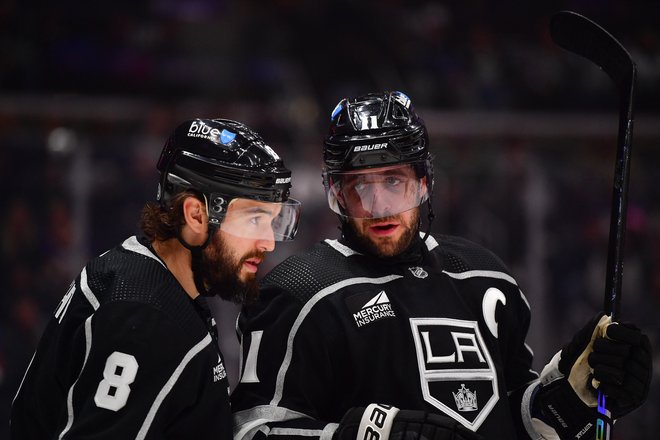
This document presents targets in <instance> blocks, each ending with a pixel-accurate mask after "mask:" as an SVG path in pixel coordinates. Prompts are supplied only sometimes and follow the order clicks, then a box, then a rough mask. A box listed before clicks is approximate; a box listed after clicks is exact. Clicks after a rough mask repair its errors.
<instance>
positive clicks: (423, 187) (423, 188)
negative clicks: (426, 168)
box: [419, 176, 429, 197]
mask: <svg viewBox="0 0 660 440" xmlns="http://www.w3.org/2000/svg"><path fill="white" fill-rule="evenodd" d="M419 189H420V191H421V194H420V195H421V196H422V197H424V196H425V195H426V193H427V192H428V191H429V189H428V186H426V176H424V177H422V178H421V179H419Z"/></svg>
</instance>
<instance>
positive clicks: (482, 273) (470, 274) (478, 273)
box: [442, 270, 518, 286]
mask: <svg viewBox="0 0 660 440" xmlns="http://www.w3.org/2000/svg"><path fill="white" fill-rule="evenodd" d="M442 273H444V274H445V275H447V276H448V277H451V278H454V279H457V280H466V279H468V278H475V277H485V278H496V279H498V280H505V281H508V282H510V283H511V284H513V285H514V286H517V285H518V283H516V280H514V279H513V277H512V276H511V275H508V274H506V273H504V272H498V271H495V270H468V271H465V272H447V271H446V270H443V271H442Z"/></svg>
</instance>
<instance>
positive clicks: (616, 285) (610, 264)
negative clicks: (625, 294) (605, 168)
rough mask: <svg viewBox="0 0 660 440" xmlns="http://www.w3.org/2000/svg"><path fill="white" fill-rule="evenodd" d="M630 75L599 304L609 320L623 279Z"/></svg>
mask: <svg viewBox="0 0 660 440" xmlns="http://www.w3.org/2000/svg"><path fill="white" fill-rule="evenodd" d="M630 74H631V76H632V78H630V79H629V81H625V82H624V83H625V84H629V85H630V87H629V88H628V87H625V88H624V90H621V93H620V95H621V98H620V100H621V102H620V110H619V131H618V136H617V149H616V166H615V169H614V185H613V192H612V210H611V217H610V236H609V245H608V255H607V274H606V280H605V298H604V304H603V307H604V309H605V311H606V312H607V313H608V314H609V315H610V316H611V317H612V320H615V319H616V318H618V316H619V314H620V305H621V286H622V280H623V253H624V247H625V234H626V213H627V209H628V182H629V178H630V156H631V149H632V148H631V147H632V133H633V97H634V83H635V79H636V78H635V77H636V70H635V69H633V70H632V71H631V73H630Z"/></svg>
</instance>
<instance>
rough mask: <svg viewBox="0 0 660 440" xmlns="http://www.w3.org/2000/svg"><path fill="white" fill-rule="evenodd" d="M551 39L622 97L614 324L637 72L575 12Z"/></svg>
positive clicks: (612, 245)
mask: <svg viewBox="0 0 660 440" xmlns="http://www.w3.org/2000/svg"><path fill="white" fill-rule="evenodd" d="M550 35H551V36H552V39H553V41H554V42H555V43H556V44H557V45H559V46H561V47H562V48H564V49H566V50H568V51H569V52H573V53H575V54H578V55H581V56H583V57H584V58H587V59H588V60H590V61H591V62H593V63H595V64H596V65H598V66H599V67H600V68H601V69H602V70H604V71H605V73H607V74H608V75H609V76H610V78H612V80H613V81H614V83H615V85H616V88H617V90H618V91H619V99H620V104H619V132H618V136H617V149H616V166H615V169H614V188H613V194H612V212H611V218H610V236H609V242H608V252H607V274H606V279H605V304H604V308H605V312H607V313H608V314H609V315H610V316H611V317H612V320H613V321H614V320H615V319H617V318H618V316H619V311H620V310H619V309H620V305H621V280H622V276H623V248H624V238H625V232H626V211H627V205H628V180H629V177H630V149H631V146H632V133H633V100H634V86H635V81H636V78H637V67H636V66H635V63H634V62H633V60H632V58H631V57H630V54H629V53H628V52H627V51H626V49H625V48H624V47H623V46H622V45H621V43H619V42H618V41H617V40H616V38H614V37H613V36H612V35H611V34H610V33H609V32H607V31H606V30H605V29H603V28H602V27H600V26H599V25H598V24H596V23H594V22H593V21H591V20H590V19H588V18H586V17H584V16H582V15H579V14H577V13H575V12H571V11H561V12H558V13H556V14H555V15H554V16H553V17H552V19H551V21H550ZM598 414H599V415H598V419H597V421H596V439H597V440H605V439H609V438H610V436H611V432H612V421H611V413H610V412H609V411H608V410H607V408H606V398H605V395H604V394H603V393H602V392H601V390H600V389H599V390H598Z"/></svg>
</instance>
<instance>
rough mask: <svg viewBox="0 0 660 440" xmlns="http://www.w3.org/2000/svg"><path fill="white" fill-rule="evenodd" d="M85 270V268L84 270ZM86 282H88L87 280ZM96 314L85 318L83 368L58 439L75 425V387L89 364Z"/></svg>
mask: <svg viewBox="0 0 660 440" xmlns="http://www.w3.org/2000/svg"><path fill="white" fill-rule="evenodd" d="M83 272H84V270H83ZM85 284H87V283H86V282H85ZM93 316H94V315H90V316H89V318H87V319H86V320H85V360H84V361H83V365H82V368H81V369H80V373H79V374H78V377H77V378H76V381H75V382H74V383H73V385H71V388H69V393H68V395H67V398H66V407H67V411H68V413H69V418H68V420H67V423H66V426H65V427H64V429H63V430H62V432H61V433H60V436H59V437H58V439H60V440H61V439H62V437H64V435H65V434H66V433H67V432H69V429H71V426H72V425H73V417H74V416H73V388H74V387H75V386H76V384H77V383H78V379H80V376H81V375H82V372H83V370H84V369H85V365H86V364H87V358H88V357H89V352H90V350H91V349H92V317H93Z"/></svg>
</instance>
